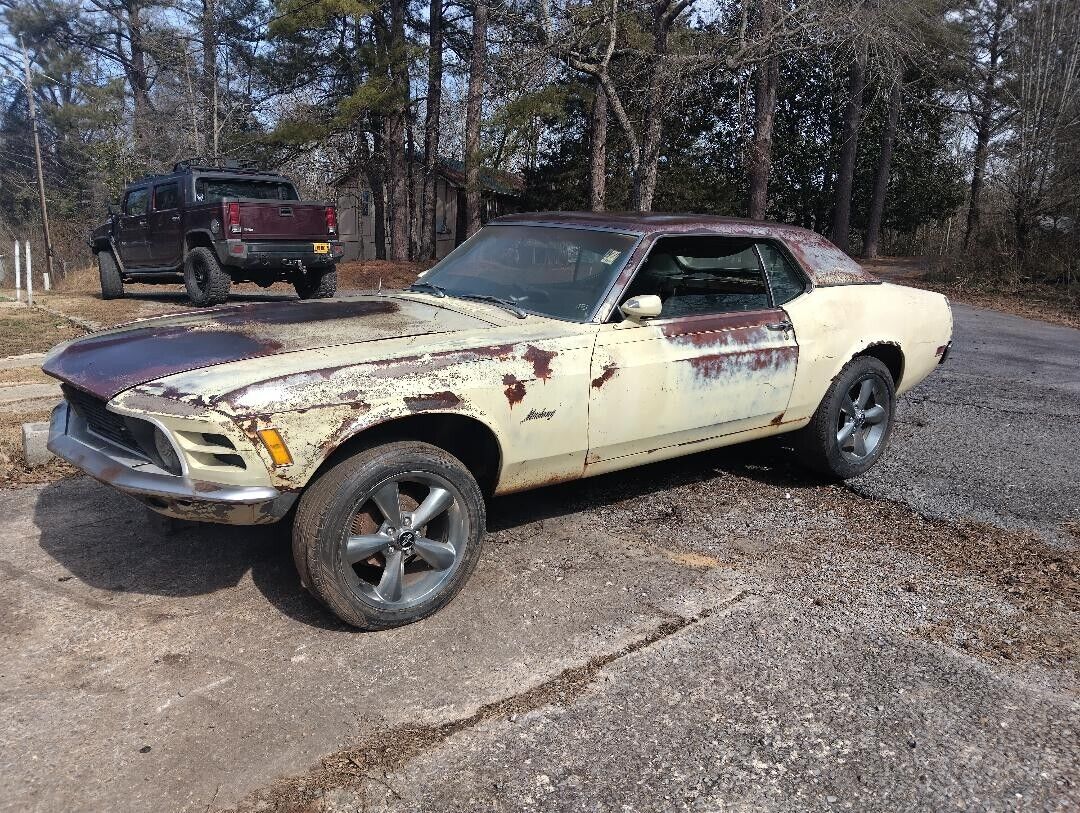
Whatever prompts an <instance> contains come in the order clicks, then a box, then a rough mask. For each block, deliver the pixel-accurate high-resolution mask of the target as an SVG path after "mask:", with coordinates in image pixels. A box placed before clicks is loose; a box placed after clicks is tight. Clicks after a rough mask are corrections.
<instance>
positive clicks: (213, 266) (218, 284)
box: [184, 246, 232, 308]
mask: <svg viewBox="0 0 1080 813" xmlns="http://www.w3.org/2000/svg"><path fill="white" fill-rule="evenodd" d="M230 285H232V280H231V279H230V278H229V275H228V274H226V273H225V271H223V270H222V268H221V263H219V262H218V258H217V256H216V255H215V254H214V252H213V251H212V250H211V249H209V248H206V247H204V246H199V247H198V248H193V249H192V250H191V251H189V252H188V255H187V258H186V259H185V260H184V286H185V287H186V288H187V292H188V297H189V298H190V299H191V302H192V304H194V305H196V306H198V307H200V308H202V307H205V306H207V305H220V304H221V303H222V302H224V301H225V300H226V299H228V298H229V286H230Z"/></svg>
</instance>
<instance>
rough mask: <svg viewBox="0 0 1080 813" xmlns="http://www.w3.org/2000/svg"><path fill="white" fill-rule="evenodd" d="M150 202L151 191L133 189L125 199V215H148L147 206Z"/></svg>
mask: <svg viewBox="0 0 1080 813" xmlns="http://www.w3.org/2000/svg"><path fill="white" fill-rule="evenodd" d="M149 202H150V190H149V189H133V190H131V191H130V192H128V193H127V197H126V198H124V214H126V215H144V214H146V206H147V204H148V203H149Z"/></svg>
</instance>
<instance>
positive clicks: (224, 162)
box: [173, 155, 266, 173]
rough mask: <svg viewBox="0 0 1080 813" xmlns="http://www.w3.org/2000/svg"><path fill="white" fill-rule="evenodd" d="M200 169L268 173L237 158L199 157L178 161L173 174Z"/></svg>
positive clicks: (252, 162) (254, 164)
mask: <svg viewBox="0 0 1080 813" xmlns="http://www.w3.org/2000/svg"><path fill="white" fill-rule="evenodd" d="M199 169H209V170H215V169H217V170H226V171H228V172H259V173H265V172H266V170H264V169H263V168H262V167H260V166H259V165H258V164H257V163H255V162H254V161H241V160H239V159H236V158H205V157H203V156H199V155H197V156H194V157H192V158H185V159H183V160H182V161H177V162H176V165H175V166H174V167H173V172H188V171H190V170H199Z"/></svg>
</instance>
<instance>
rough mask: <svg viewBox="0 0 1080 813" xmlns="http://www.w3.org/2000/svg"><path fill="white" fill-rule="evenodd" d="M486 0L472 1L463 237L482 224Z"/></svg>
mask: <svg viewBox="0 0 1080 813" xmlns="http://www.w3.org/2000/svg"><path fill="white" fill-rule="evenodd" d="M487 20H488V8H487V2H486V0H475V2H474V7H473V20H472V54H471V57H470V61H469V89H468V96H467V98H466V103H465V218H466V231H465V234H466V236H468V235H471V234H473V233H474V232H476V231H477V230H478V229H479V228H480V226H481V225H482V218H481V214H480V207H481V205H482V203H483V190H482V188H481V185H480V170H481V162H482V159H483V153H482V151H481V146H480V119H481V117H482V115H483V105H484V71H486V70H487V47H488V46H487Z"/></svg>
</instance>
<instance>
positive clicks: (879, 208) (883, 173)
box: [863, 76, 903, 260]
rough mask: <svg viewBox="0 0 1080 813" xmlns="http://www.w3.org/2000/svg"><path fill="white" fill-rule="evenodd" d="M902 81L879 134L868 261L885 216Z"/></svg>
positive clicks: (893, 93)
mask: <svg viewBox="0 0 1080 813" xmlns="http://www.w3.org/2000/svg"><path fill="white" fill-rule="evenodd" d="M902 81H903V78H902V77H901V76H897V77H896V78H895V79H894V81H893V86H892V88H891V89H890V91H889V112H888V113H887V114H886V116H885V130H884V131H883V132H882V134H881V153H880V154H879V155H878V165H877V174H876V175H875V176H874V192H873V194H872V195H871V196H870V213H869V214H868V215H867V218H866V240H865V242H864V243H863V256H864V257H866V258H867V259H870V260H872V259H874V257H876V256H877V253H878V241H879V239H880V237H881V222H882V219H883V218H884V215H885V194H886V193H887V192H888V189H889V174H890V173H891V172H892V153H893V142H894V141H895V139H896V123H897V121H899V119H900V84H901V82H902Z"/></svg>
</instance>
